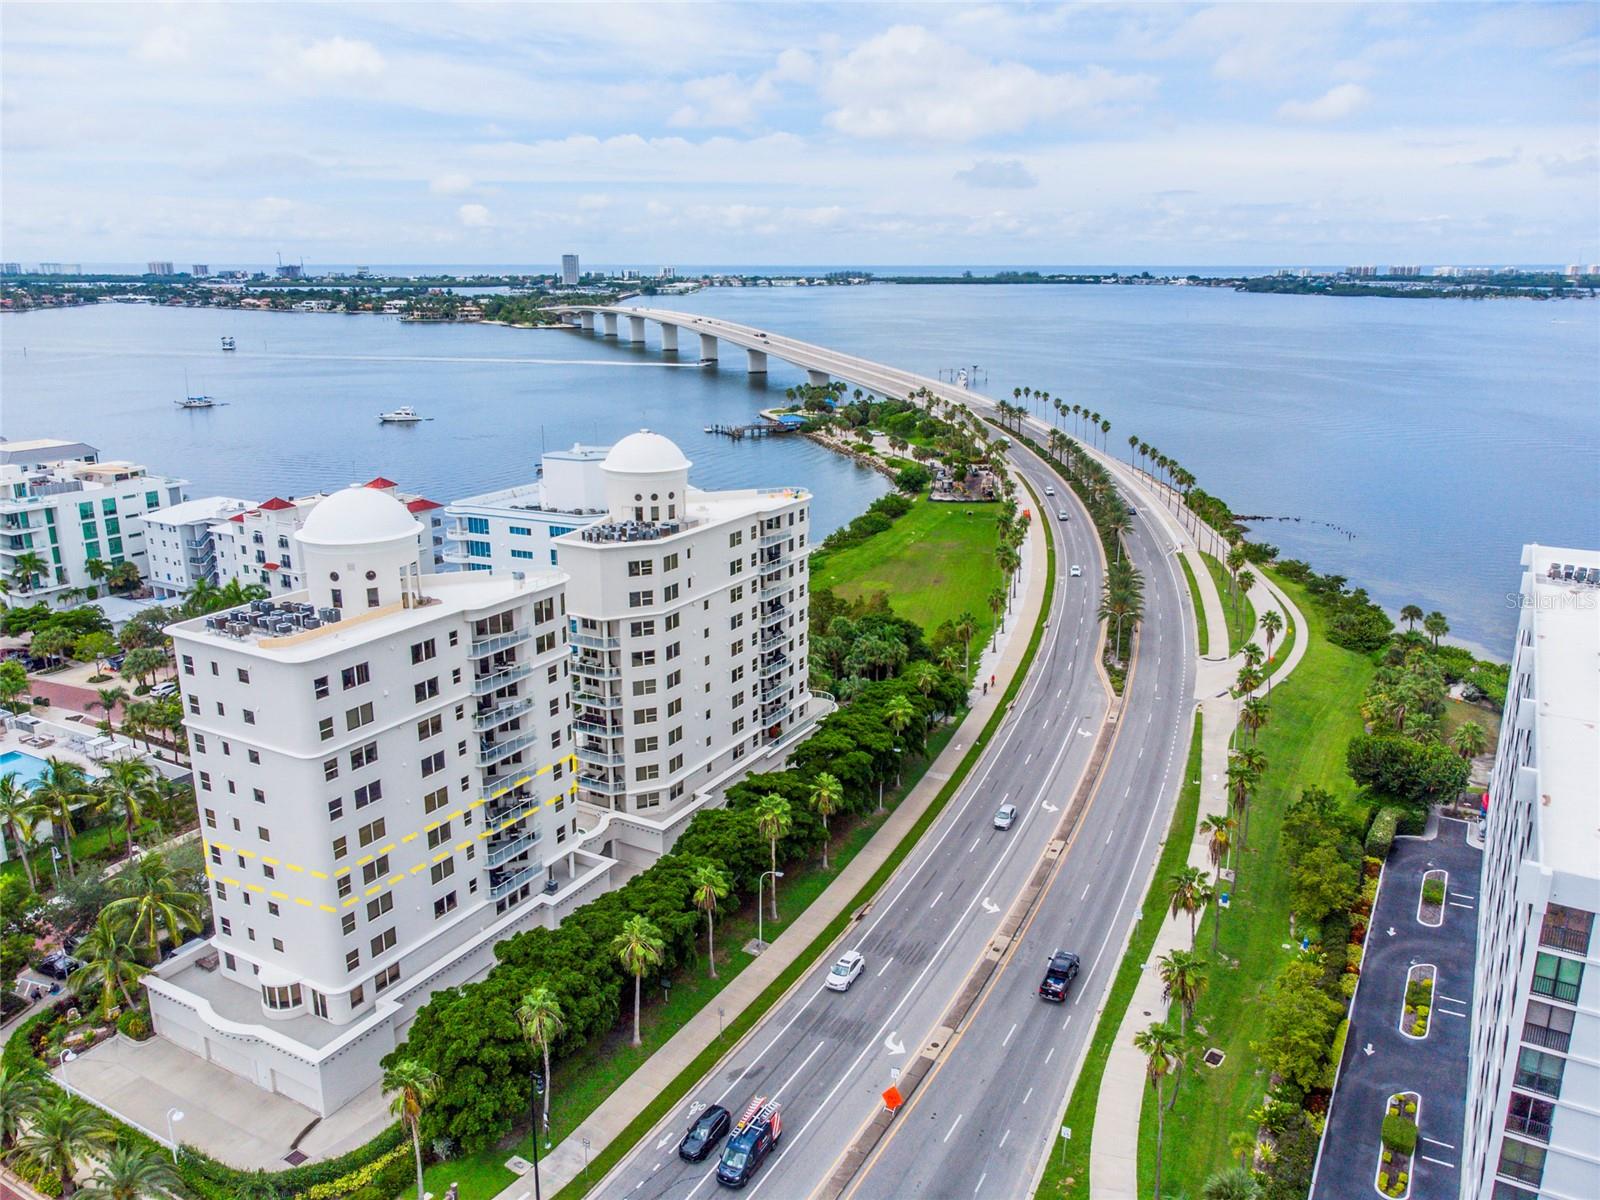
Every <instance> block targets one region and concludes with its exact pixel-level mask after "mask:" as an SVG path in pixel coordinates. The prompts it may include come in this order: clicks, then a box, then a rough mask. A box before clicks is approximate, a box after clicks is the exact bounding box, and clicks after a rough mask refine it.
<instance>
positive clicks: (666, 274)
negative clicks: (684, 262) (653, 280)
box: [657, 267, 678, 279]
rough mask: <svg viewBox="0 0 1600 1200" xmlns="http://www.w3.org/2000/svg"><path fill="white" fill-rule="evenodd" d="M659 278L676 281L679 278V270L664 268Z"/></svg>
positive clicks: (659, 273)
mask: <svg viewBox="0 0 1600 1200" xmlns="http://www.w3.org/2000/svg"><path fill="white" fill-rule="evenodd" d="M657 277H658V278H660V279H676V278H677V277H678V268H677V267H662V268H661V270H660V272H658V275H657Z"/></svg>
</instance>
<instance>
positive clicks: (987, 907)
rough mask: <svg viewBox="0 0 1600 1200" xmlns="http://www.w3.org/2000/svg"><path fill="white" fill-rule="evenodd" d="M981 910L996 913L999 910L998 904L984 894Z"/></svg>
mask: <svg viewBox="0 0 1600 1200" xmlns="http://www.w3.org/2000/svg"><path fill="white" fill-rule="evenodd" d="M983 911H984V912H986V913H997V912H999V911H1000V906H999V905H998V904H996V903H995V902H994V901H993V900H991V899H989V897H987V896H985V897H984V898H983Z"/></svg>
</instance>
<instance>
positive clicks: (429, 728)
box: [417, 713, 444, 742]
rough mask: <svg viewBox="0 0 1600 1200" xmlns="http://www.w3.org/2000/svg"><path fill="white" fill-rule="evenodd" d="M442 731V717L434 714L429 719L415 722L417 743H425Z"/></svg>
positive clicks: (425, 718)
mask: <svg viewBox="0 0 1600 1200" xmlns="http://www.w3.org/2000/svg"><path fill="white" fill-rule="evenodd" d="M443 729H444V717H443V716H441V715H440V714H439V713H434V714H433V716H431V717H424V718H423V719H422V720H420V721H418V722H417V741H419V742H425V741H427V740H428V739H429V738H431V737H434V736H436V735H437V734H439V733H440V732H441V731H443Z"/></svg>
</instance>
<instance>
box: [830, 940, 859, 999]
mask: <svg viewBox="0 0 1600 1200" xmlns="http://www.w3.org/2000/svg"><path fill="white" fill-rule="evenodd" d="M866 969H867V960H866V958H864V957H863V956H862V954H861V952H860V951H859V950H846V951H845V952H844V953H843V954H842V955H840V956H839V961H838V962H836V963H834V964H833V969H832V970H830V971H829V972H828V982H827V984H826V986H827V989H828V990H829V991H830V992H848V991H849V990H850V985H851V984H852V983H854V982H855V981H856V979H857V977H859V976H860V974H861V972H862V971H864V970H866Z"/></svg>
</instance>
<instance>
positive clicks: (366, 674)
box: [339, 663, 372, 689]
mask: <svg viewBox="0 0 1600 1200" xmlns="http://www.w3.org/2000/svg"><path fill="white" fill-rule="evenodd" d="M371 680H372V670H371V668H370V667H368V665H367V664H366V663H357V664H356V665H355V666H353V667H346V668H345V669H344V670H342V671H340V672H339V686H340V687H343V688H346V689H349V688H353V687H360V686H361V685H362V684H364V683H370V682H371Z"/></svg>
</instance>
